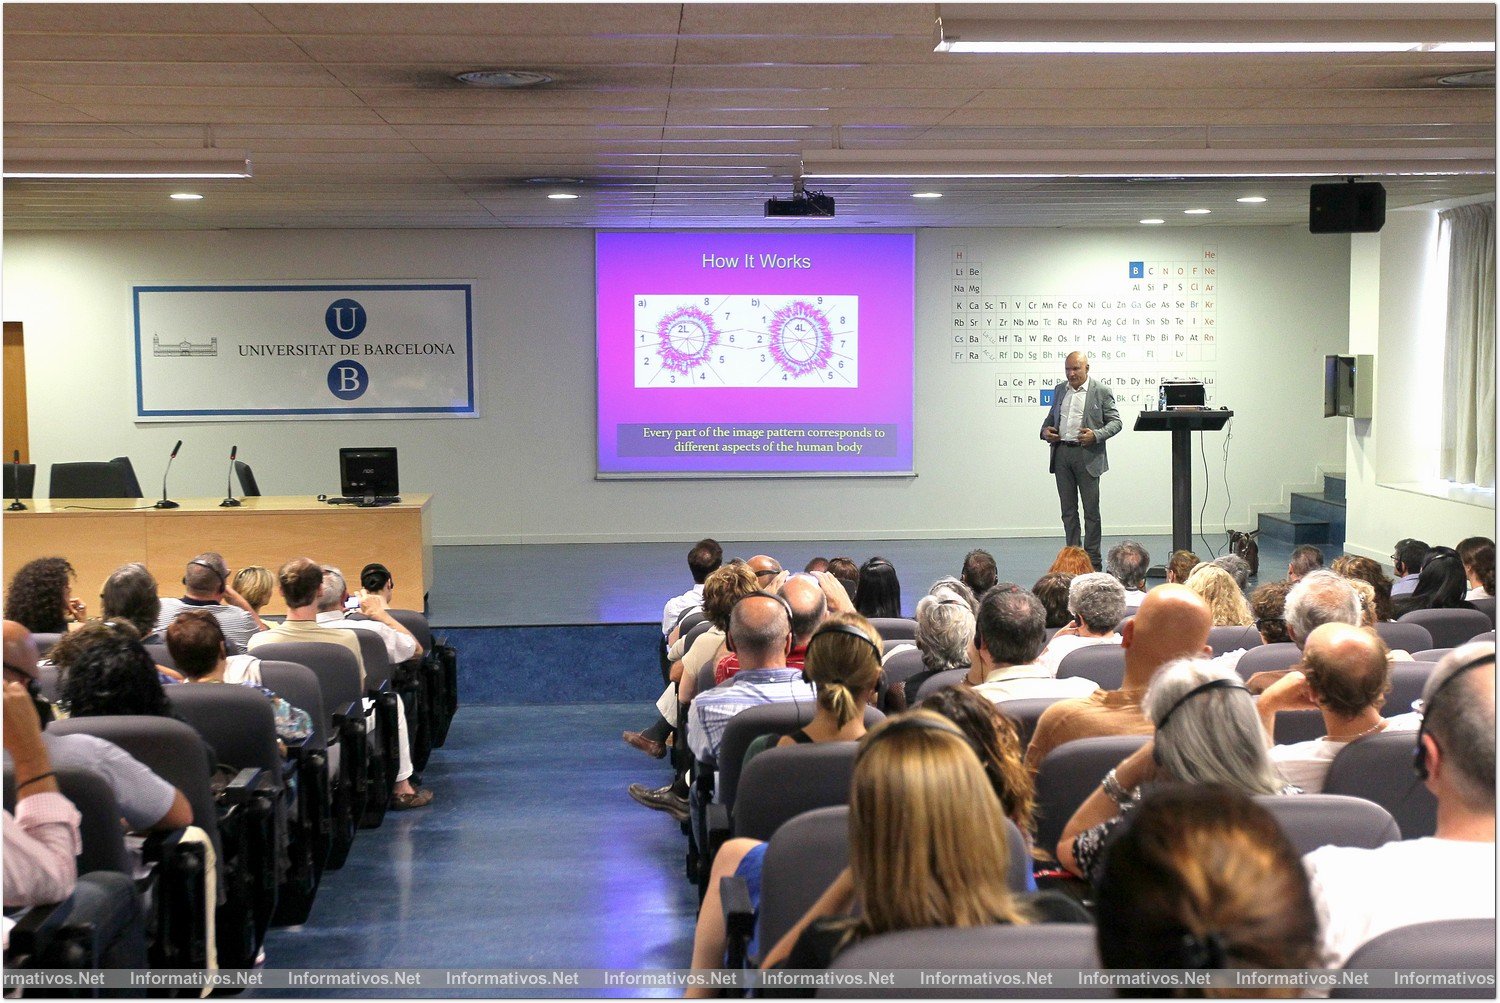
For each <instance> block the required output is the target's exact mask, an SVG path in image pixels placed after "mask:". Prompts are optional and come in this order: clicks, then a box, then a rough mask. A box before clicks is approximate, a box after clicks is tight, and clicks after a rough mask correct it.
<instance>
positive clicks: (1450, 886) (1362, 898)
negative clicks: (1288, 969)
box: [1302, 643, 1495, 967]
mask: <svg viewBox="0 0 1500 1003" xmlns="http://www.w3.org/2000/svg"><path fill="white" fill-rule="evenodd" d="M1422 700H1423V720H1422V727H1421V729H1420V730H1419V731H1418V732H1417V739H1416V743H1415V744H1416V749H1417V756H1418V767H1417V772H1418V776H1419V777H1421V778H1422V780H1421V782H1423V783H1425V784H1426V785H1427V789H1428V790H1430V791H1432V793H1433V795H1434V796H1435V797H1436V798H1437V832H1436V834H1435V835H1433V836H1430V837H1424V838H1421V839H1405V840H1400V841H1398V842H1393V843H1387V844H1385V845H1384V846H1381V847H1379V848H1377V849H1373V850H1362V849H1354V848H1350V847H1335V846H1324V847H1321V848H1319V849H1317V850H1314V851H1312V852H1311V853H1309V854H1307V855H1306V856H1305V857H1303V858H1302V859H1303V863H1304V865H1305V866H1306V868H1307V873H1308V876H1309V878H1310V881H1311V885H1312V895H1313V901H1314V903H1316V905H1317V910H1318V918H1319V927H1320V929H1321V930H1322V935H1323V950H1324V955H1325V956H1324V962H1325V963H1326V964H1328V965H1329V966H1330V967H1337V966H1340V965H1342V964H1344V962H1345V961H1347V960H1348V958H1349V956H1350V955H1351V954H1353V953H1354V951H1355V950H1356V949H1358V948H1359V947H1360V946H1361V945H1363V944H1364V943H1365V942H1367V941H1369V940H1371V939H1373V938H1375V937H1377V936H1379V935H1380V934H1382V933H1385V932H1387V931H1388V930H1393V929H1395V928H1396V927H1401V926H1408V925H1411V924H1413V923H1427V922H1433V921H1436V920H1444V919H1493V918H1494V916H1495V646H1494V644H1492V643H1485V644H1466V645H1463V646H1461V647H1459V648H1456V649H1454V650H1453V651H1451V652H1449V653H1448V654H1447V655H1446V656H1444V658H1443V660H1442V661H1440V662H1439V663H1438V664H1437V666H1436V667H1435V668H1434V669H1433V672H1432V676H1431V677H1430V678H1429V679H1428V680H1427V685H1426V686H1424V687H1423V690H1422Z"/></svg>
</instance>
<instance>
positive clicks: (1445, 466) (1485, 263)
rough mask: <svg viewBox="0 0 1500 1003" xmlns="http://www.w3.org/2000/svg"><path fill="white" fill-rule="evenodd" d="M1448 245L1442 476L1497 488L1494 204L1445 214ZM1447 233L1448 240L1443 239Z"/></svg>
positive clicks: (1441, 217) (1442, 216)
mask: <svg viewBox="0 0 1500 1003" xmlns="http://www.w3.org/2000/svg"><path fill="white" fill-rule="evenodd" d="M1438 227H1439V229H1440V232H1444V231H1445V232H1446V236H1447V243H1448V323H1447V333H1446V338H1445V341H1444V354H1443V433H1442V447H1441V453H1440V455H1439V458H1438V475H1439V476H1440V477H1443V478H1445V479H1447V480H1452V481H1457V482H1458V483H1460V484H1474V485H1476V486H1478V487H1482V488H1493V487H1494V486H1495V203H1493V202H1487V203H1482V204H1477V205H1466V206H1460V207H1458V208H1456V209H1446V210H1444V211H1442V212H1440V213H1438ZM1440 239H1441V238H1440Z"/></svg>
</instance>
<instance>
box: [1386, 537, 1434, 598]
mask: <svg viewBox="0 0 1500 1003" xmlns="http://www.w3.org/2000/svg"><path fill="white" fill-rule="evenodd" d="M1427 550H1428V547H1427V544H1426V543H1424V542H1423V541H1421V540H1413V539H1411V538H1410V537H1408V538H1406V539H1404V540H1397V541H1396V548H1395V549H1394V550H1393V551H1391V560H1392V561H1393V562H1395V565H1396V580H1395V581H1394V582H1393V583H1391V596H1392V597H1393V598H1394V597H1396V596H1404V595H1410V594H1411V592H1412V590H1413V589H1415V588H1416V587H1417V577H1418V574H1419V573H1420V572H1421V570H1422V561H1423V560H1424V559H1426V557H1427Z"/></svg>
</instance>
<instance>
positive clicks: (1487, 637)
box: [1469, 630, 1495, 644]
mask: <svg viewBox="0 0 1500 1003" xmlns="http://www.w3.org/2000/svg"><path fill="white" fill-rule="evenodd" d="M1469 640H1470V641H1472V642H1474V643H1475V644H1478V643H1479V642H1480V641H1484V642H1485V643H1487V644H1494V643H1495V632H1494V631H1493V630H1487V631H1485V632H1484V633H1483V634H1475V635H1474V636H1473V637H1471V638H1469Z"/></svg>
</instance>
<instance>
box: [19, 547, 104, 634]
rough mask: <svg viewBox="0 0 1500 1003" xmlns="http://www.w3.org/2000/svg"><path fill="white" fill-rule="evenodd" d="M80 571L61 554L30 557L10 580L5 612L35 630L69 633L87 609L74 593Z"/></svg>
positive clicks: (82, 617)
mask: <svg viewBox="0 0 1500 1003" xmlns="http://www.w3.org/2000/svg"><path fill="white" fill-rule="evenodd" d="M76 578H77V572H75V571H74V570H73V565H71V564H69V563H68V562H67V560H66V559H64V558H61V557H38V558H37V559H36V560H34V561H28V562H27V563H26V564H24V565H22V566H21V570H20V571H17V572H16V576H15V577H14V578H12V579H11V580H10V588H9V589H8V590H6V593H5V615H6V617H7V618H9V619H11V620H14V621H16V622H17V623H19V624H21V625H22V626H24V627H25V628H26V629H27V630H29V631H31V632H32V633H33V634H66V633H67V632H68V624H69V622H72V623H83V621H84V620H85V619H87V616H88V614H87V612H86V610H85V607H84V605H83V603H82V601H80V600H79V598H78V597H77V596H75V595H73V582H74V579H76Z"/></svg>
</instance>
